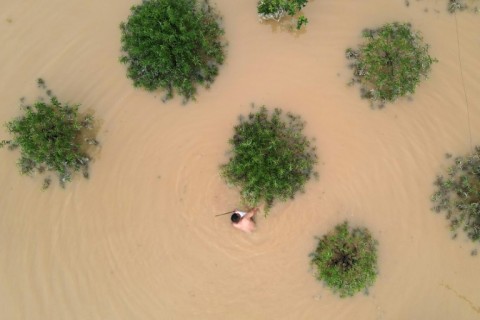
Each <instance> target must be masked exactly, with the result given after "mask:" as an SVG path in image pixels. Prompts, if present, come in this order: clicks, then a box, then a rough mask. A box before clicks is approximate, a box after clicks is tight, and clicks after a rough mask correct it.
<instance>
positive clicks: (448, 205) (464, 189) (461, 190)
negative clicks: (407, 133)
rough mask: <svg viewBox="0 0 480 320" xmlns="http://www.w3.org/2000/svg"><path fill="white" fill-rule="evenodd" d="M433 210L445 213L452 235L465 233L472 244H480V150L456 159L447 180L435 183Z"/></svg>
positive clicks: (448, 172)
mask: <svg viewBox="0 0 480 320" xmlns="http://www.w3.org/2000/svg"><path fill="white" fill-rule="evenodd" d="M435 186H436V188H437V189H436V191H435V193H434V194H433V196H432V201H433V203H434V208H433V209H434V210H435V211H436V212H442V211H443V212H446V217H447V219H448V220H449V221H450V227H451V230H452V232H454V234H455V235H456V231H457V230H458V229H462V230H463V231H464V232H465V233H466V234H467V236H468V237H469V238H470V239H471V240H472V241H479V240H480V146H477V147H475V151H474V152H473V153H472V154H469V155H466V156H463V157H456V158H455V159H454V164H453V165H452V166H451V167H450V168H449V169H448V170H447V176H445V177H444V176H438V177H437V179H436V180H435Z"/></svg>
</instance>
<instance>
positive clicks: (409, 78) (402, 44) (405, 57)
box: [346, 22, 436, 106]
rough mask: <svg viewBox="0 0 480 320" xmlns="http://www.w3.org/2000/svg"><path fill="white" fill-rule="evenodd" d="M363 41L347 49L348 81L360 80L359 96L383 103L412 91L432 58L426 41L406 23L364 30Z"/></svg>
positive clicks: (422, 76) (427, 69)
mask: <svg viewBox="0 0 480 320" xmlns="http://www.w3.org/2000/svg"><path fill="white" fill-rule="evenodd" d="M362 36H363V38H364V39H365V43H364V44H362V45H361V46H360V47H359V48H358V49H357V50H353V49H347V51H346V56H347V58H348V59H351V60H353V64H352V65H351V66H352V67H353V70H354V72H353V74H354V78H353V79H352V83H355V82H357V83H360V85H361V92H362V97H364V98H368V99H371V100H372V101H373V102H375V103H378V104H379V105H380V106H383V104H384V103H385V102H393V101H395V100H396V99H397V98H399V97H402V96H405V95H407V94H413V93H414V92H415V88H416V87H417V85H418V84H419V83H420V80H421V79H422V78H426V77H427V75H428V73H429V72H430V66H431V65H432V63H433V62H436V59H434V58H432V57H430V56H429V54H428V45H427V44H424V43H423V39H422V37H421V36H420V34H419V33H418V32H415V31H413V30H412V29H411V26H410V24H407V23H396V22H395V23H389V24H386V25H384V26H382V27H381V28H378V29H374V30H368V29H367V30H364V31H363V34H362Z"/></svg>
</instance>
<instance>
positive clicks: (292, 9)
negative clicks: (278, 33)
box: [257, 0, 308, 30]
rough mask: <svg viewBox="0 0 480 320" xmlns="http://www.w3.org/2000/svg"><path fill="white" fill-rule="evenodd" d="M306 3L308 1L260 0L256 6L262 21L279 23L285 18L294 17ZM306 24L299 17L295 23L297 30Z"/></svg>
mask: <svg viewBox="0 0 480 320" xmlns="http://www.w3.org/2000/svg"><path fill="white" fill-rule="evenodd" d="M307 3H308V0H260V1H259V2H258V4H257V11H258V16H259V17H260V19H262V20H275V21H277V22H278V21H280V20H281V19H282V18H284V17H286V16H291V17H293V16H295V15H296V14H297V13H298V12H299V11H300V10H302V8H303V7H305V6H306V5H307ZM307 23H308V19H307V18H305V16H303V15H301V16H300V17H298V20H297V22H296V27H297V30H299V29H300V28H301V27H302V26H303V25H306V24H307Z"/></svg>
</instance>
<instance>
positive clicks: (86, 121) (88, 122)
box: [80, 114, 94, 129]
mask: <svg viewBox="0 0 480 320" xmlns="http://www.w3.org/2000/svg"><path fill="white" fill-rule="evenodd" d="M93 120H94V118H93V116H92V115H91V114H88V115H86V116H85V118H83V121H82V122H80V125H81V126H82V127H84V128H85V129H93Z"/></svg>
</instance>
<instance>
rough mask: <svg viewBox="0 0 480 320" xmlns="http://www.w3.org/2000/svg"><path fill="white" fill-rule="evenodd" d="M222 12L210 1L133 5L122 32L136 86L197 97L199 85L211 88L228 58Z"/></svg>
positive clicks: (125, 58)
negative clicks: (221, 24)
mask: <svg viewBox="0 0 480 320" xmlns="http://www.w3.org/2000/svg"><path fill="white" fill-rule="evenodd" d="M219 20H220V17H219V16H218V14H217V13H216V12H215V10H214V9H213V8H212V7H211V6H210V5H209V4H208V2H206V1H201V2H197V1H196V0H144V1H143V2H142V3H141V4H140V5H137V6H133V7H132V8H131V15H130V16H129V18H128V21H127V22H126V23H124V22H122V23H121V25H120V28H121V31H122V38H121V42H122V51H123V55H122V56H121V58H120V61H121V62H122V63H124V64H126V65H127V76H128V77H129V78H130V79H132V80H133V84H134V86H135V87H142V88H145V89H146V90H149V91H153V90H157V89H164V90H166V96H165V99H169V98H172V97H173V95H174V91H176V92H177V93H178V94H180V95H181V96H183V97H184V100H185V101H188V100H189V99H194V98H195V94H196V92H197V84H200V85H203V86H205V87H209V86H210V85H211V84H212V83H213V81H214V79H215V77H216V76H217V74H218V69H219V65H221V64H222V63H223V61H224V57H225V54H224V47H225V44H224V43H222V41H221V38H222V35H223V29H222V28H221V27H220V25H219Z"/></svg>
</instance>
